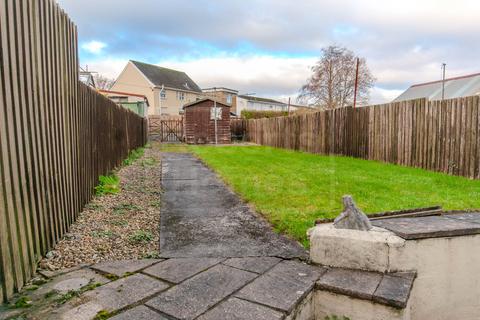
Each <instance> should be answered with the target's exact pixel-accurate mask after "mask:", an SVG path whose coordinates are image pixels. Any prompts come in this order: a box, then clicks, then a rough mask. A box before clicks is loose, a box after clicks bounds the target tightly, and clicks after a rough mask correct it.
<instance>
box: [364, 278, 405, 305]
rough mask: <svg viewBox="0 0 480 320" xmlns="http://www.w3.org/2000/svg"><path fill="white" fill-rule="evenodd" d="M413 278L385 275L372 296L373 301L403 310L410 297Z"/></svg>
mask: <svg viewBox="0 0 480 320" xmlns="http://www.w3.org/2000/svg"><path fill="white" fill-rule="evenodd" d="M413 280H414V277H404V276H395V275H389V274H386V275H384V276H383V278H382V281H380V285H379V286H378V288H377V289H376V290H375V293H374V294H373V301H375V302H377V303H381V304H386V305H389V306H392V307H396V308H401V309H403V308H405V307H406V306H407V303H408V298H409V297H410V291H411V289H412V286H413Z"/></svg>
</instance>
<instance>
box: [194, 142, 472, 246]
mask: <svg viewBox="0 0 480 320" xmlns="http://www.w3.org/2000/svg"><path fill="white" fill-rule="evenodd" d="M188 148H189V149H190V150H192V151H193V152H194V153H195V154H196V155H197V156H198V157H200V158H201V159H203V160H204V161H205V162H206V163H207V164H208V165H209V166H210V167H212V168H213V169H214V170H216V171H217V172H218V173H219V174H220V175H221V176H222V177H223V178H224V180H225V181H226V182H227V183H228V184H229V185H231V186H232V188H233V189H234V190H235V191H236V192H237V193H239V194H240V195H241V196H242V197H243V198H244V199H245V200H246V201H248V202H250V203H252V204H253V205H254V206H255V207H256V209H257V210H258V211H259V212H261V213H262V214H263V215H264V216H265V217H266V218H267V219H268V220H269V221H270V222H271V223H272V224H273V226H274V228H275V230H277V231H278V232H284V233H286V234H288V235H290V236H293V237H294V238H296V239H297V240H299V241H301V242H302V243H303V244H304V245H305V246H308V241H307V236H306V231H307V230H308V229H309V228H310V227H312V226H313V223H314V221H315V219H317V218H333V217H335V216H337V215H338V214H339V213H340V212H341V211H342V205H341V198H342V196H343V195H345V194H351V195H352V196H353V198H354V199H355V201H356V202H357V204H358V205H359V206H360V207H361V208H362V209H363V210H364V211H365V212H366V213H375V212H382V211H387V210H400V209H407V208H418V207H427V206H434V205H441V206H443V208H444V209H448V210H453V209H468V208H480V181H474V180H469V179H466V178H463V177H456V176H449V175H446V174H442V173H436V172H431V171H425V170H422V169H416V168H408V167H402V166H397V165H392V164H386V163H380V162H377V161H368V160H362V159H355V158H349V157H339V156H321V155H313V154H308V153H302V152H296V151H290V150H283V149H276V148H270V147H261V146H231V147H223V148H218V147H212V146H191V147H188Z"/></svg>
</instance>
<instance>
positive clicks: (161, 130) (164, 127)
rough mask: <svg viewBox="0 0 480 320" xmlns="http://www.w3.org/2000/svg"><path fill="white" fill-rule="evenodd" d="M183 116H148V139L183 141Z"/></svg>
mask: <svg viewBox="0 0 480 320" xmlns="http://www.w3.org/2000/svg"><path fill="white" fill-rule="evenodd" d="M183 122H184V120H183V117H181V116H180V117H176V116H174V117H169V116H149V117H148V134H149V136H150V139H152V140H159V141H161V142H181V141H183V135H184V133H183V127H184V126H183V124H184V123H183Z"/></svg>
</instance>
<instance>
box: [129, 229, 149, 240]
mask: <svg viewBox="0 0 480 320" xmlns="http://www.w3.org/2000/svg"><path fill="white" fill-rule="evenodd" d="M129 240H130V242H132V243H148V242H150V241H152V240H153V235H152V233H151V232H149V231H145V230H137V231H135V233H134V234H132V235H131V236H130V237H129Z"/></svg>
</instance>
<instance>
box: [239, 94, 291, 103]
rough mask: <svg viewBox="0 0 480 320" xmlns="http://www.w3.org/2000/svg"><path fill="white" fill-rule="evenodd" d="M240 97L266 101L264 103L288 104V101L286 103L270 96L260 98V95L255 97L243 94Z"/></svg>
mask: <svg viewBox="0 0 480 320" xmlns="http://www.w3.org/2000/svg"><path fill="white" fill-rule="evenodd" d="M239 97H240V98H242V99H245V100H249V101H255V102H264V103H277V104H284V105H286V103H284V102H280V101H277V100H273V99H268V98H260V97H253V96H244V95H241V96H239Z"/></svg>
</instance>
